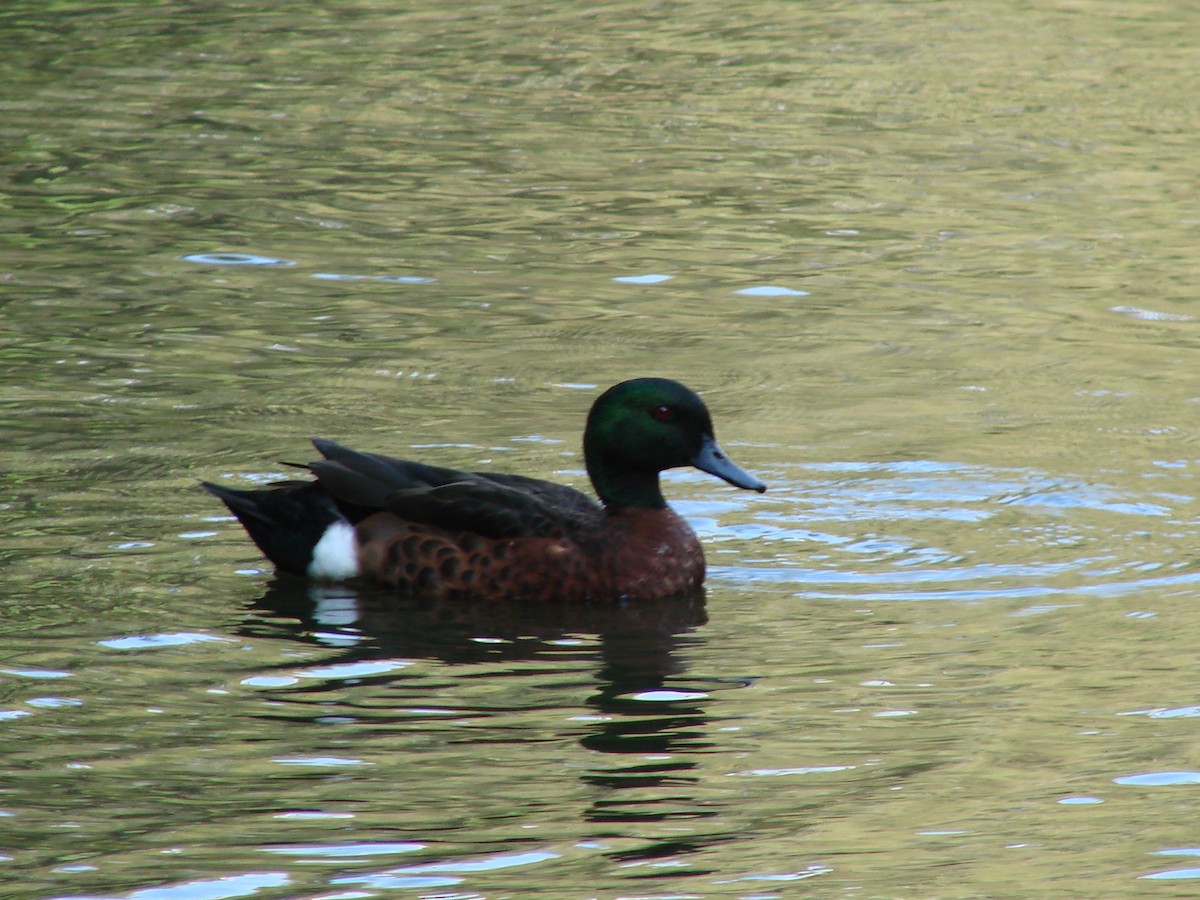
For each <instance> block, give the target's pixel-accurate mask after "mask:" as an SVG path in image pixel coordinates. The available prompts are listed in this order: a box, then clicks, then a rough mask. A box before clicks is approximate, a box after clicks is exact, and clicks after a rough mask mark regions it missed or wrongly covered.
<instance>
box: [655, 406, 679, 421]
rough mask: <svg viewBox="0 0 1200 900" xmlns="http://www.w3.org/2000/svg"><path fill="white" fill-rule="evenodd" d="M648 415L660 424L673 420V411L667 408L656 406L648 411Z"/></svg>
mask: <svg viewBox="0 0 1200 900" xmlns="http://www.w3.org/2000/svg"><path fill="white" fill-rule="evenodd" d="M650 415H652V416H654V418H656V419H658V421H660V422H669V421H671V420H672V419H673V418H675V410H673V409H671V407H669V406H656V407H654V409H652V410H650Z"/></svg>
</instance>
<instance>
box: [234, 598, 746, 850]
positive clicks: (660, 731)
mask: <svg viewBox="0 0 1200 900" xmlns="http://www.w3.org/2000/svg"><path fill="white" fill-rule="evenodd" d="M254 606H255V608H256V610H257V615H256V616H255V617H253V618H252V619H251V620H249V621H248V622H247V623H246V624H245V626H244V630H245V633H246V634H248V635H250V634H253V635H254V636H256V637H266V636H268V635H270V636H272V637H276V638H278V637H279V629H280V628H281V627H282V628H284V629H286V631H287V632H288V635H289V637H290V639H292V640H301V641H304V642H308V643H313V644H320V645H324V646H325V647H327V648H329V649H333V650H340V651H341V652H340V653H338V654H336V655H335V657H334V658H333V659H329V658H328V657H327V658H326V659H325V661H324V662H323V665H329V664H341V665H346V664H359V663H362V664H368V663H370V662H371V661H372V660H376V661H378V660H389V659H390V660H395V659H397V658H403V659H405V660H420V659H429V660H438V661H441V662H444V663H450V664H457V665H464V666H470V665H471V664H478V663H495V662H503V661H512V662H516V661H528V660H539V661H543V662H546V663H550V664H553V662H554V661H555V660H556V659H557V660H560V661H561V662H562V663H563V666H564V667H565V668H570V667H573V666H576V665H578V663H579V662H580V661H586V660H587V659H591V660H594V661H596V662H597V663H598V668H597V669H596V674H595V682H594V690H593V691H592V692H591V694H590V696H588V697H587V699H586V700H585V701H584V702H585V704H586V706H587V707H590V709H591V712H590V713H589V714H587V715H583V716H579V715H574V716H571V718H570V722H571V725H570V726H569V727H571V728H577V729H578V731H577V732H576V735H577V739H578V741H579V744H580V745H581V746H582V747H584V748H586V749H588V750H589V751H592V752H593V753H594V754H596V756H595V757H594V764H593V765H591V766H590V767H589V768H587V769H585V770H584V771H583V772H582V774H581V776H580V777H581V780H582V781H583V782H584V783H585V784H587V785H588V786H589V787H590V790H589V792H588V793H589V794H591V799H590V801H589V802H588V804H587V806H586V807H585V809H584V810H582V818H583V821H585V822H590V823H592V826H591V828H590V829H589V831H591V833H592V836H593V838H594V839H595V840H596V841H597V842H599V846H604V845H606V844H607V843H608V842H609V841H610V840H611V839H614V838H615V839H617V841H618V843H619V844H620V845H621V847H620V849H619V850H618V849H616V848H613V849H612V850H611V851H610V852H611V854H612V855H613V856H614V857H617V858H620V859H621V860H623V861H628V860H636V859H655V858H661V857H664V856H669V855H675V854H679V853H686V852H688V851H689V850H694V849H697V847H698V845H697V846H692V845H691V843H690V842H689V840H688V838H687V837H684V836H681V835H679V834H678V833H676V834H674V835H673V837H671V838H670V839H665V840H662V841H657V840H654V839H653V838H651V837H650V836H649V835H648V834H646V833H645V832H644V830H642V829H641V828H640V827H639V826H640V825H644V824H645V823H654V822H668V821H673V820H680V819H701V818H709V817H712V816H716V815H719V814H720V810H714V809H713V808H712V807H711V806H709V805H706V804H705V803H703V802H702V801H701V800H700V799H699V798H698V797H696V796H695V795H696V793H697V791H696V790H693V788H695V786H696V785H697V784H698V783H699V782H700V780H701V777H700V773H699V772H698V771H697V767H698V763H699V756H698V754H701V753H704V752H706V751H709V750H710V749H711V748H712V743H711V742H710V741H709V740H707V739H706V738H705V733H706V731H707V730H709V729H708V716H707V711H706V707H707V703H708V699H709V691H710V690H711V689H712V687H713V685H712V684H710V683H707V682H705V683H701V682H699V681H697V680H696V679H692V678H687V677H686V664H685V662H684V661H683V659H682V654H681V653H680V652H679V651H680V650H681V649H686V648H687V647H688V646H689V645H692V644H695V643H697V642H698V641H699V638H698V636H697V635H696V634H695V629H696V628H697V627H698V626H700V625H703V624H704V623H705V622H706V621H707V617H706V613H705V598H704V594H703V592H698V593H694V594H690V595H686V596H680V597H675V598H671V599H668V600H656V601H654V602H653V603H613V604H607V605H595V604H593V605H586V606H584V605H577V604H554V605H549V604H539V605H536V606H530V605H529V604H527V603H511V604H507V603H500V602H495V601H488V602H478V603H464V602H462V601H458V602H448V601H429V600H410V599H403V598H398V597H396V596H395V594H393V593H390V592H387V591H375V590H370V589H358V590H356V589H354V588H352V587H347V586H344V585H343V586H337V587H323V588H314V587H313V586H312V585H311V583H306V582H302V581H298V580H293V579H280V580H278V581H276V582H274V583H273V584H272V585H271V587H270V589H269V590H268V592H267V593H266V594H265V595H264V596H263V597H262V598H261V599H260V600H259V601H257V602H256V603H255V604H254ZM281 616H282V617H285V619H284V620H280V618H279V617H281ZM404 671H405V672H406V673H408V674H405V675H401V674H398V673H397V672H394V671H392V672H389V673H387V674H381V677H380V679H379V680H380V681H383V682H391V681H392V680H394V679H405V678H409V677H410V675H411V673H412V671H413V670H412V669H411V668H408V669H405V670H404ZM365 680H368V681H370V680H375V679H372V678H369V677H368V678H367V679H365ZM740 686H742V685H741V684H740V683H737V684H726V683H724V682H722V683H721V684H719V685H717V688H718V689H720V688H728V687H740ZM315 687H316V686H314V688H315ZM575 702H576V703H578V702H579V700H578V698H577V699H576V701H575ZM560 708H561V707H560ZM575 709H576V710H578V706H576V707H575ZM375 711H376V713H378V712H379V710H378V707H376V710H375ZM360 712H363V711H362V710H360ZM374 721H375V722H380V721H381V720H380V719H379V718H374ZM559 721H561V720H559ZM556 727H558V728H559V729H561V727H562V726H561V725H560V726H556ZM559 733H560V734H561V733H562V732H561V730H560V732H559ZM631 838H634V845H635V846H632V847H631V846H630V845H629V843H628V842H629V839H631ZM709 842H710V841H709V840H706V839H704V838H700V839H699V843H701V844H707V843H709Z"/></svg>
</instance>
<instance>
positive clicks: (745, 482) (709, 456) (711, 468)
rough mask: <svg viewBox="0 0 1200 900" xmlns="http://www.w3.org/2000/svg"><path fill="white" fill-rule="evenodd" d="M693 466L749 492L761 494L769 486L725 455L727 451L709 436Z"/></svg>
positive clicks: (693, 459)
mask: <svg viewBox="0 0 1200 900" xmlns="http://www.w3.org/2000/svg"><path fill="white" fill-rule="evenodd" d="M692 465H693V466H695V467H696V468H697V469H699V470H700V471H701V472H707V473H708V474H709V475H716V476H717V477H718V478H723V479H724V480H725V481H728V482H729V483H730V484H732V485H733V486H734V487H740V488H745V489H746V490H748V491H758V492H759V493H760V494H761V493H762V492H763V491H765V490H766V489H767V486H766V485H765V484H763V483H762V482H761V481H759V480H758V479H757V478H755V477H754V476H753V475H751V474H750V473H749V472H746V471H744V470H743V469H742V468H741V466H738V465H737V464H736V463H734V461H733V460H732V459H730V458H729V457H728V456H726V455H725V451H724V450H722V449H721V445H720V444H718V443H717V442H716V440H715V439H714V438H712V437H710V436H708V435H705V436H704V443H703V444H702V445H701V447H700V452H699V453H697V454H696V455H695V456H693V457H692Z"/></svg>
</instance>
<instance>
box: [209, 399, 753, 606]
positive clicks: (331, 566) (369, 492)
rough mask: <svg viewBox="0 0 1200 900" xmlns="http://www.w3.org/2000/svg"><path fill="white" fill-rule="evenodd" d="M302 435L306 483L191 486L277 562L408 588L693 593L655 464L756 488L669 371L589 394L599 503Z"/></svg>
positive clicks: (466, 592)
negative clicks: (307, 456)
mask: <svg viewBox="0 0 1200 900" xmlns="http://www.w3.org/2000/svg"><path fill="white" fill-rule="evenodd" d="M312 443H313V446H314V447H316V449H317V452H318V453H320V455H321V457H322V458H321V459H320V460H317V461H316V462H310V463H307V464H305V465H302V466H299V468H303V469H306V470H307V471H308V473H309V474H310V475H311V476H312V478H311V480H294V479H289V480H285V481H281V482H276V483H274V484H272V485H268V486H266V487H263V488H257V489H251V490H241V489H233V488H228V487H223V486H221V485H218V484H214V483H211V482H207V481H205V482H201V486H202V487H203V488H204V489H205V490H207V491H208V492H209V493H211V494H213V495H214V496H216V497H217V498H218V499H220V500H221V501H222V502H223V503H224V504H225V506H226V507H228V509H229V511H230V512H231V513H232V514H233V515H234V516H235V517H236V518H237V519H238V521H240V522H241V524H242V526H243V527H244V528H245V530H246V532H247V533H248V534H249V536H250V538H251V540H253V541H254V543H255V544H256V545H257V546H258V548H259V550H260V551H261V552H262V553H263V555H264V556H266V557H267V559H269V560H270V561H271V562H272V563H273V564H274V565H275V568H276V572H277V573H280V574H286V575H291V576H300V577H304V578H309V579H314V580H318V581H346V580H359V581H363V582H367V583H370V582H374V583H378V584H382V585H386V586H387V587H390V588H392V589H394V590H395V591H398V592H399V593H401V594H403V595H407V596H414V597H416V596H425V597H430V598H439V599H446V598H449V599H459V598H462V599H469V600H483V601H486V600H504V601H513V600H517V601H527V602H531V603H536V602H549V601H562V602H573V603H577V602H590V601H605V600H621V601H627V600H655V599H662V598H666V597H672V596H677V595H680V594H684V593H687V592H692V591H698V590H700V589H701V586H702V585H703V583H704V577H705V561H704V551H703V549H702V548H701V546H700V541H699V539H698V538H697V537H696V534H695V532H694V531H693V530H692V528H691V527H690V526H689V525H688V523H687V522H686V521H685V520H684V519H683V517H682V516H680V515H679V514H678V513H676V512H675V511H674V510H672V509H671V508H670V507H669V506H668V505H667V502H666V500H665V499H664V498H663V494H662V488H661V485H660V478H659V476H660V475H661V473H662V472H663V471H664V470H667V469H673V468H678V467H682V466H694V467H695V468H697V469H699V470H700V471H702V472H706V473H708V474H710V475H713V476H715V477H717V478H720V479H722V480H724V481H726V482H728V483H729V484H731V485H734V486H735V487H738V488H742V489H744V490H749V491H756V492H758V493H762V492H764V491H765V490H766V489H767V487H766V485H765V484H763V482H761V481H760V480H759V479H758V478H756V477H754V476H753V475H750V474H749V473H747V472H746V471H744V470H743V469H742V468H740V467H739V466H738V465H737V464H736V463H734V462H733V460H731V459H730V458H729V456H728V455H726V453H725V451H724V450H722V449H721V446H720V445H719V444H718V443H717V440H716V437H715V436H714V434H713V425H712V416H711V414H710V413H709V411H708V407H707V406H705V404H704V401H703V400H701V399H700V397H699V395H697V394H696V393H695V392H694V391H692V390H691V389H689V388H687V387H685V386H684V385H682V384H680V383H679V382H677V381H673V380H671V379H667V378H634V379H631V380H628V381H623V382H621V383H620V384H616V385H614V386H613V387H610V388H609V389H608V390H606V391H604V392H603V393H602V394H601V395H600V396H599V397H597V398H596V400H595V402H594V403H593V404H592V407H591V410H590V411H589V413H588V416H587V421H586V424H585V427H584V432H583V455H584V462H585V464H586V467H587V474H588V477H589V479H590V481H591V483H592V487H593V488H594V490H595V493H596V496H597V498H598V502H597V500H594V499H592V498H591V497H589V496H587V495H586V494H584V493H583V492H581V491H578V490H575V489H574V488H571V487H568V486H566V485H562V484H557V483H554V482H550V481H543V480H541V479H538V478H529V477H526V476H523V475H512V474H505V473H497V472H469V471H459V470H456V469H449V468H442V467H440V466H435V465H430V464H427V463H422V462H416V461H413V460H407V459H398V458H394V457H390V456H384V455H382V454H377V453H364V452H360V451H357V450H351V449H350V448H348V447H344V446H342V445H341V444H338V443H335V442H334V441H331V440H326V439H322V438H318V439H315V440H313V442H312Z"/></svg>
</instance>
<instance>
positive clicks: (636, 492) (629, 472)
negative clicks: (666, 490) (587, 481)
mask: <svg viewBox="0 0 1200 900" xmlns="http://www.w3.org/2000/svg"><path fill="white" fill-rule="evenodd" d="M584 460H585V461H586V463H587V470H588V477H589V478H591V479H592V487H594V488H595V489H596V494H597V495H598V496H599V497H600V500H601V502H603V503H604V506H605V508H606V509H610V510H611V509H618V508H623V507H624V508H630V507H631V508H635V509H665V508H666V505H667V501H666V500H664V499H663V495H662V490H661V489H660V488H659V486H658V472H648V471H645V470H638V469H629V468H627V467H625V466H614V465H612V464H611V463H610V462H608V461H607V460H606V459H605V458H604V457H602V456H600V455H599V454H596V453H589V452H587V451H586V450H585V451H584Z"/></svg>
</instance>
